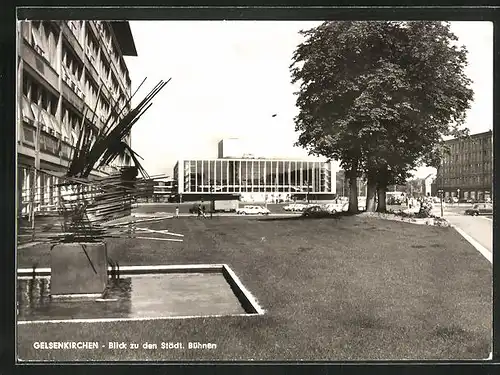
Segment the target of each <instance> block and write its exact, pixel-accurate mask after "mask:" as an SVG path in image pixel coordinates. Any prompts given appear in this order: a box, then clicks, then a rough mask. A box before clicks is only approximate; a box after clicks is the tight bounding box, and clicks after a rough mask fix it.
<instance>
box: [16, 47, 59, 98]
mask: <svg viewBox="0 0 500 375" xmlns="http://www.w3.org/2000/svg"><path fill="white" fill-rule="evenodd" d="M23 41H24V43H23V44H22V48H21V58H22V59H23V60H24V62H25V63H26V64H27V65H28V66H29V67H30V68H31V70H32V71H33V72H36V74H37V75H38V76H40V77H41V78H42V81H45V82H46V83H47V84H48V86H49V87H50V88H51V89H52V91H55V92H56V93H57V92H59V75H58V74H57V73H56V71H55V70H54V68H52V66H51V65H50V64H49V62H48V61H47V60H46V59H45V58H44V57H43V56H42V55H41V54H40V51H39V52H36V51H35V47H33V46H31V45H30V44H29V43H28V42H27V41H26V40H24V39H23Z"/></svg>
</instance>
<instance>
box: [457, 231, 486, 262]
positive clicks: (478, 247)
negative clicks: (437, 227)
mask: <svg viewBox="0 0 500 375" xmlns="http://www.w3.org/2000/svg"><path fill="white" fill-rule="evenodd" d="M451 227H452V228H454V229H455V230H456V231H457V232H458V233H459V234H460V235H461V236H462V237H463V238H465V239H466V240H467V241H468V242H469V243H470V244H471V245H472V246H474V247H475V248H476V250H477V251H479V252H480V253H481V254H482V255H483V256H484V257H485V258H486V259H487V260H488V262H490V263H491V264H493V253H492V252H490V251H489V250H488V249H487V248H485V247H484V246H483V245H481V244H480V243H479V242H477V241H476V240H475V239H473V238H472V237H471V236H469V235H468V234H467V233H465V232H464V231H463V230H462V229H460V228H458V227H456V226H455V225H452V226H451Z"/></svg>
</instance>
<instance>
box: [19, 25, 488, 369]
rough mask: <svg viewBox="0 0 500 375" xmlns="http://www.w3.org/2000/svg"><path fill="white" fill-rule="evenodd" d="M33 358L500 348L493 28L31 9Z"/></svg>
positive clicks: (375, 357)
mask: <svg viewBox="0 0 500 375" xmlns="http://www.w3.org/2000/svg"><path fill="white" fill-rule="evenodd" d="M16 27H17V61H16V69H17V76H16V78H17V90H16V94H15V95H16V108H17V111H16V127H17V128H16V134H17V141H16V147H17V156H16V159H17V178H16V188H17V197H16V206H17V234H16V236H17V249H16V267H17V272H16V280H17V282H16V306H15V309H16V313H17V318H16V353H17V361H18V362H23V363H26V362H41V361H42V362H47V361H50V362H76V361H84V362H95V361H99V362H102V361H106V362H120V361H127V362H134V361H156V362H193V361H195V362H196V361H294V362H297V361H332V362H335V361H389V360H391V361H392V360H395V361H406V360H417V361H428V360H441V361H454V360H485V361H486V360H488V359H491V356H492V352H493V347H492V346H493V340H492V337H493V334H492V330H493V317H492V316H493V297H492V295H493V286H492V285H493V270H492V264H493V201H494V199H495V198H496V197H494V190H493V149H494V147H493V114H494V111H493V23H492V22H488V21H439V20H404V19H403V20H400V21H395V20H387V21H385V20H329V21H324V20H318V21H312V20H308V21H299V20H223V19H218V20H215V19H214V20H133V19H130V20H122V19H116V20H112V19H111V20H104V19H102V20H96V19H83V18H82V19H66V20H64V19H53V20H47V19H41V20H37V19H22V20H21V19H19V20H18V22H17V25H16Z"/></svg>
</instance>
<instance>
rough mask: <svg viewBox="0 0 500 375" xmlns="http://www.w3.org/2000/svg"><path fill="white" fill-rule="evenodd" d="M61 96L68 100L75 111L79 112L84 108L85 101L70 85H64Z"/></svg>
mask: <svg viewBox="0 0 500 375" xmlns="http://www.w3.org/2000/svg"><path fill="white" fill-rule="evenodd" d="M61 94H62V96H63V98H64V99H66V100H67V101H68V102H69V103H70V104H71V105H73V107H75V109H76V110H77V111H79V112H81V111H82V109H83V108H82V107H83V99H82V98H80V97H79V96H78V95H77V94H76V93H75V91H74V90H73V89H72V88H71V87H70V86H69V85H68V83H66V82H64V81H63V83H62V90H61Z"/></svg>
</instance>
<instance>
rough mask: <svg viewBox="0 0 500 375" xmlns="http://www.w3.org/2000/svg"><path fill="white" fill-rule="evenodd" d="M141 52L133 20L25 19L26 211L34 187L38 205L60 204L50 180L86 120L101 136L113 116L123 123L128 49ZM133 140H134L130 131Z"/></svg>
mask: <svg viewBox="0 0 500 375" xmlns="http://www.w3.org/2000/svg"><path fill="white" fill-rule="evenodd" d="M136 55H137V52H136V48H135V44H134V40H133V37H132V33H131V30H130V26H129V24H128V22H102V21H80V20H78V21H21V22H19V23H18V66H17V68H18V72H17V73H18V74H17V81H18V87H17V99H18V111H17V113H18V117H17V158H18V159H17V162H18V178H17V181H18V190H19V197H18V198H19V203H20V205H19V207H20V209H21V210H22V211H25V210H26V205H25V204H23V203H24V202H26V200H27V197H28V196H29V195H30V192H31V189H36V195H37V196H38V197H39V199H38V201H39V203H37V207H35V211H36V210H37V209H40V207H41V206H43V205H47V206H51V205H52V206H54V205H56V203H57V202H56V199H57V197H55V196H54V189H52V188H51V186H52V185H54V184H57V183H58V182H59V178H58V176H62V175H63V174H64V173H65V172H66V170H67V167H68V166H69V162H70V158H71V156H72V151H73V149H74V147H75V145H76V142H77V140H78V137H79V134H80V129H82V127H86V128H87V129H90V131H91V139H93V140H94V141H95V138H96V136H97V133H98V131H99V130H100V129H102V128H103V127H104V126H105V124H106V123H108V125H107V126H108V127H109V126H111V125H112V124H116V123H117V122H118V121H119V120H120V119H121V118H123V117H124V116H125V115H126V114H127V113H128V111H129V110H130V97H131V81H130V76H129V72H128V69H127V65H126V63H125V60H124V56H136ZM126 141H127V142H128V143H129V144H130V135H129V136H128V138H127V139H126ZM129 164H130V160H129V159H128V157H123V158H119V159H118V160H116V161H115V162H114V165H113V166H110V167H106V168H103V169H101V170H99V171H96V173H95V175H106V174H109V173H113V172H114V171H116V170H117V168H118V167H120V166H124V165H129ZM35 168H36V169H37V170H39V171H40V172H36V173H35ZM44 171H45V172H46V173H44ZM35 176H36V177H35Z"/></svg>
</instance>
